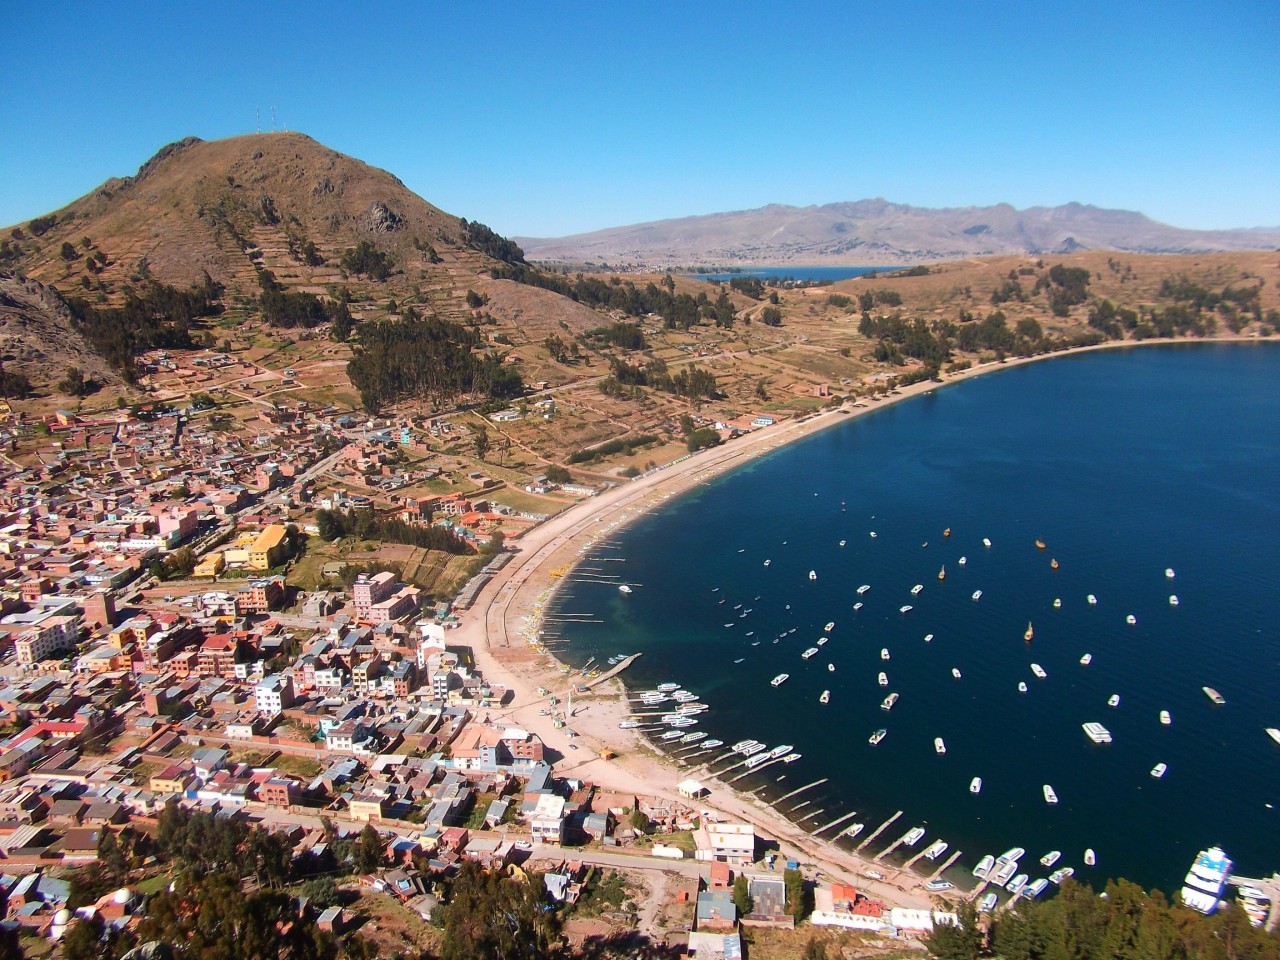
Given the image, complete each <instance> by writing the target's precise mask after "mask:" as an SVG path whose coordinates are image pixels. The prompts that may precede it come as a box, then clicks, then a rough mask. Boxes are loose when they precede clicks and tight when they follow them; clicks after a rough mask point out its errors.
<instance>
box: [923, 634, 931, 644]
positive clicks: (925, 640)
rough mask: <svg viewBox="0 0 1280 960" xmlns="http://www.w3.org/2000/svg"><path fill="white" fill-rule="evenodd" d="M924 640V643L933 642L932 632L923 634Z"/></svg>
mask: <svg viewBox="0 0 1280 960" xmlns="http://www.w3.org/2000/svg"><path fill="white" fill-rule="evenodd" d="M924 642H925V643H932V642H933V634H932V633H926V634H925V635H924Z"/></svg>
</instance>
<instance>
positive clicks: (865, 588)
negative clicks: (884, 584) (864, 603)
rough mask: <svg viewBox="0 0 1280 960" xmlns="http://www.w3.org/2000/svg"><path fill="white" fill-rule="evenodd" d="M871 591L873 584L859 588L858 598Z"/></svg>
mask: <svg viewBox="0 0 1280 960" xmlns="http://www.w3.org/2000/svg"><path fill="white" fill-rule="evenodd" d="M870 589H871V584H869V583H864V584H863V585H862V586H860V587H859V588H858V590H857V594H858V596H862V595H863V594H864V593H866V592H867V591H868V590H870Z"/></svg>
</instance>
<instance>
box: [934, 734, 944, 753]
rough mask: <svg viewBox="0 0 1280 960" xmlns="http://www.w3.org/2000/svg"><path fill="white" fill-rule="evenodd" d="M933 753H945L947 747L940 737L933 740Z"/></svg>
mask: <svg viewBox="0 0 1280 960" xmlns="http://www.w3.org/2000/svg"><path fill="white" fill-rule="evenodd" d="M933 751H934V753H938V754H942V753H946V752H947V745H946V743H944V742H943V740H942V738H941V737H934V738H933Z"/></svg>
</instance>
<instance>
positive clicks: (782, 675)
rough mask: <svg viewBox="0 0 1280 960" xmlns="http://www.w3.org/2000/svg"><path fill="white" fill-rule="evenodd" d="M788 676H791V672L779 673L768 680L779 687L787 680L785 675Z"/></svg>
mask: <svg viewBox="0 0 1280 960" xmlns="http://www.w3.org/2000/svg"><path fill="white" fill-rule="evenodd" d="M789 676H791V674H789V673H780V674H778V675H777V676H776V677H774V678H773V679H772V680H770V681H769V682H770V683H771V684H773V685H774V686H775V687H780V686H782V685H783V684H784V683H786V682H787V677H789Z"/></svg>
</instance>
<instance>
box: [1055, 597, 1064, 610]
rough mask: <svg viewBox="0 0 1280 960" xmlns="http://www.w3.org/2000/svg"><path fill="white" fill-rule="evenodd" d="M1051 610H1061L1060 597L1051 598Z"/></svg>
mask: <svg viewBox="0 0 1280 960" xmlns="http://www.w3.org/2000/svg"><path fill="white" fill-rule="evenodd" d="M1053 609H1055V610H1061V609H1062V598H1061V597H1054V598H1053Z"/></svg>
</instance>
